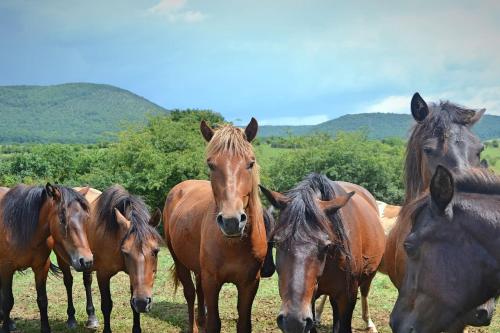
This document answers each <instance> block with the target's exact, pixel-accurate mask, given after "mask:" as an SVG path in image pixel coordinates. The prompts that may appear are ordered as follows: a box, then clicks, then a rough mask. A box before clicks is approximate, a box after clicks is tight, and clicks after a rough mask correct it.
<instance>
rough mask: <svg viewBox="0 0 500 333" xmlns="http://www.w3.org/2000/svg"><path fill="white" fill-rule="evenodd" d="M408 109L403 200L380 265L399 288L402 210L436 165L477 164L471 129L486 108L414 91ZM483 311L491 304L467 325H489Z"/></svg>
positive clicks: (404, 230)
mask: <svg viewBox="0 0 500 333" xmlns="http://www.w3.org/2000/svg"><path fill="white" fill-rule="evenodd" d="M411 112H412V115H413V118H414V119H415V120H416V121H417V123H416V124H415V126H414V127H413V130H412V133H411V135H410V138H409V140H408V144H407V148H406V159H405V166H404V170H405V189H406V194H405V202H404V204H403V207H402V211H401V214H400V217H399V218H398V221H397V223H396V224H395V226H394V228H393V229H392V230H391V231H390V233H389V235H388V238H387V245H386V250H385V254H384V259H383V265H382V267H381V271H383V272H384V273H385V272H387V274H388V275H389V277H390V278H391V281H392V282H393V284H394V285H395V286H396V288H398V289H399V288H400V287H401V283H402V281H403V278H404V275H405V270H406V259H407V256H406V253H405V251H404V247H403V243H404V240H405V239H406V236H407V235H408V233H409V232H410V229H411V222H410V221H409V220H408V219H405V218H404V217H405V216H408V214H407V213H406V212H405V210H406V209H407V208H408V207H407V204H408V203H409V202H411V201H412V200H414V199H415V198H417V197H419V196H420V195H422V194H423V193H425V192H426V190H427V188H428V187H429V183H430V178H431V176H432V173H433V172H434V170H435V168H436V166H437V165H438V164H441V165H444V166H445V167H447V168H449V169H452V170H457V169H463V168H468V167H479V166H480V165H481V162H480V154H481V151H482V150H483V149H484V145H483V144H481V142H480V141H479V139H478V137H477V136H475V135H474V134H473V133H472V132H471V130H470V129H471V127H472V126H473V125H474V124H476V123H477V122H478V121H479V119H480V118H481V117H482V115H483V114H484V112H485V109H481V110H474V109H467V108H464V107H461V106H458V105H456V104H452V103H450V102H441V103H439V104H432V105H431V107H429V106H428V105H427V104H426V102H425V101H424V100H423V99H422V97H420V95H419V94H418V93H415V95H414V96H413V98H412V100H411ZM485 310H486V311H487V312H489V313H491V311H492V310H494V307H492V306H486V308H479V309H478V313H477V314H471V315H470V321H469V324H470V325H474V326H483V325H486V324H488V323H489V321H488V320H487V319H486V318H488V317H489V315H486V316H485V315H484V311H485ZM480 314H481V315H480ZM482 318H484V319H485V320H483V319H482Z"/></svg>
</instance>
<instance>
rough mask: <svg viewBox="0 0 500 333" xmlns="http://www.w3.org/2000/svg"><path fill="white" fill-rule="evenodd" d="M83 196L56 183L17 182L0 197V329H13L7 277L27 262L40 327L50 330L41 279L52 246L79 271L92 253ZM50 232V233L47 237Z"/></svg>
mask: <svg viewBox="0 0 500 333" xmlns="http://www.w3.org/2000/svg"><path fill="white" fill-rule="evenodd" d="M88 220H89V206H88V202H87V200H85V198H84V197H83V196H82V194H80V193H79V192H77V191H75V190H73V189H71V188H67V187H64V186H60V185H51V184H49V183H48V184H47V185H46V186H26V185H22V184H21V185H17V186H15V187H14V188H12V189H10V190H8V191H7V192H6V193H5V194H4V195H3V198H2V200H1V202H0V238H1V239H0V287H1V297H0V302H1V308H2V313H1V316H0V317H3V324H2V329H1V330H2V332H9V331H13V330H15V323H14V321H13V320H12V319H11V318H10V312H11V310H12V307H13V305H14V297H13V295H12V280H13V275H14V273H15V272H16V271H19V270H24V269H26V268H28V267H31V268H32V269H33V272H34V273H35V282H36V291H37V303H38V308H39V310H40V323H41V331H42V332H43V333H47V332H50V331H51V330H50V325H49V320H48V315H47V305H48V304H47V303H48V302H47V291H46V281H47V275H48V272H49V269H51V268H53V266H52V265H51V263H50V260H49V255H50V252H51V250H52V248H56V249H57V251H58V252H59V253H60V255H61V258H62V259H63V260H64V262H66V263H67V264H68V265H71V266H73V268H75V269H76V270H78V271H82V270H84V269H90V267H92V263H93V256H92V253H91V251H90V247H89V244H88V240H87V234H86V224H87V223H88ZM49 236H50V237H49Z"/></svg>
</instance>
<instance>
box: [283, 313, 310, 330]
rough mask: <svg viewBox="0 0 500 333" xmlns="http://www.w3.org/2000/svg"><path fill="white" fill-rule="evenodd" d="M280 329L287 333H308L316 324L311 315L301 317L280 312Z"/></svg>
mask: <svg viewBox="0 0 500 333" xmlns="http://www.w3.org/2000/svg"><path fill="white" fill-rule="evenodd" d="M276 322H277V324H278V327H279V329H280V330H281V331H282V332H285V333H308V332H309V331H310V330H311V329H312V328H313V326H314V322H313V319H312V318H311V317H309V316H306V317H304V318H299V317H296V316H292V315H290V314H289V315H285V314H283V313H280V314H279V315H278V318H277V319H276Z"/></svg>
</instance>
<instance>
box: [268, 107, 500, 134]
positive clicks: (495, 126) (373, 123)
mask: <svg viewBox="0 0 500 333" xmlns="http://www.w3.org/2000/svg"><path fill="white" fill-rule="evenodd" d="M414 123H415V121H414V120H413V118H412V116H411V115H409V114H395V113H360V114H348V115H345V116H341V117H339V118H336V119H333V120H329V121H326V122H324V123H321V124H318V125H310V126H261V127H260V128H259V137H270V136H286V135H307V134H312V133H328V134H331V135H335V133H338V132H339V131H359V130H363V131H367V133H368V137H370V138H372V139H383V138H388V137H400V138H407V136H408V133H409V131H410V129H411V126H412V125H413V124H414ZM473 132H474V133H476V134H477V135H478V136H479V137H480V138H481V139H482V140H489V139H494V138H499V137H500V116H493V115H488V114H486V115H484V116H483V118H482V119H481V121H480V122H479V123H478V124H477V125H476V126H474V127H473Z"/></svg>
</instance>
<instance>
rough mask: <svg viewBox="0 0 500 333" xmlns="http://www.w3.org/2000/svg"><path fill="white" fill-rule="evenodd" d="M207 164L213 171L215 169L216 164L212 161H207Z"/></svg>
mask: <svg viewBox="0 0 500 333" xmlns="http://www.w3.org/2000/svg"><path fill="white" fill-rule="evenodd" d="M207 165H208V168H209V169H210V170H211V171H214V170H215V164H213V163H212V162H207Z"/></svg>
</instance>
